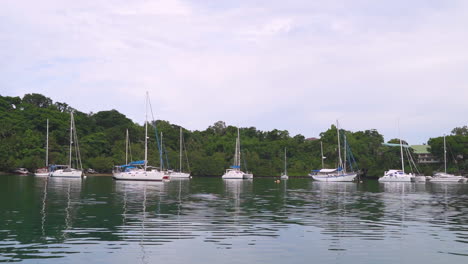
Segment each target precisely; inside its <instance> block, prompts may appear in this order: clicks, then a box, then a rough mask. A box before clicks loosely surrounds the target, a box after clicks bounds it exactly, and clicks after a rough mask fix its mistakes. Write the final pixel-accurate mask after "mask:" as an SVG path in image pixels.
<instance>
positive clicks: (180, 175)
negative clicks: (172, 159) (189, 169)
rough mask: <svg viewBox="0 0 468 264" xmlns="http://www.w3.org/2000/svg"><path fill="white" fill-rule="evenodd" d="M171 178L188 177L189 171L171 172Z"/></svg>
mask: <svg viewBox="0 0 468 264" xmlns="http://www.w3.org/2000/svg"><path fill="white" fill-rule="evenodd" d="M170 176H171V178H190V173H186V172H171V174H170Z"/></svg>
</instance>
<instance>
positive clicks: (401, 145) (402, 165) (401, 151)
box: [398, 120, 405, 173]
mask: <svg viewBox="0 0 468 264" xmlns="http://www.w3.org/2000/svg"><path fill="white" fill-rule="evenodd" d="M398 137H399V138H400V153H401V170H402V171H403V173H404V172H405V162H404V160H403V143H402V141H401V135H400V120H398Z"/></svg>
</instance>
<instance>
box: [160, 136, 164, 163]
mask: <svg viewBox="0 0 468 264" xmlns="http://www.w3.org/2000/svg"><path fill="white" fill-rule="evenodd" d="M163 149H164V147H163V133H162V132H161V151H160V153H159V162H160V170H161V171H162V170H163Z"/></svg>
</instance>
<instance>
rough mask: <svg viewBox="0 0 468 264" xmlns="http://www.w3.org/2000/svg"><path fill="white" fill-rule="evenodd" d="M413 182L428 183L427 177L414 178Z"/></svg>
mask: <svg viewBox="0 0 468 264" xmlns="http://www.w3.org/2000/svg"><path fill="white" fill-rule="evenodd" d="M411 181H413V182H426V181H427V176H421V175H420V176H414V177H413V178H412V179H411Z"/></svg>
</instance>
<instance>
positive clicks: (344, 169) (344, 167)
mask: <svg viewBox="0 0 468 264" xmlns="http://www.w3.org/2000/svg"><path fill="white" fill-rule="evenodd" d="M343 136H344V146H343V148H344V159H343V171H344V172H345V173H346V160H347V159H348V157H347V156H346V149H347V148H348V147H347V145H346V133H345V134H344V135H343Z"/></svg>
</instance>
